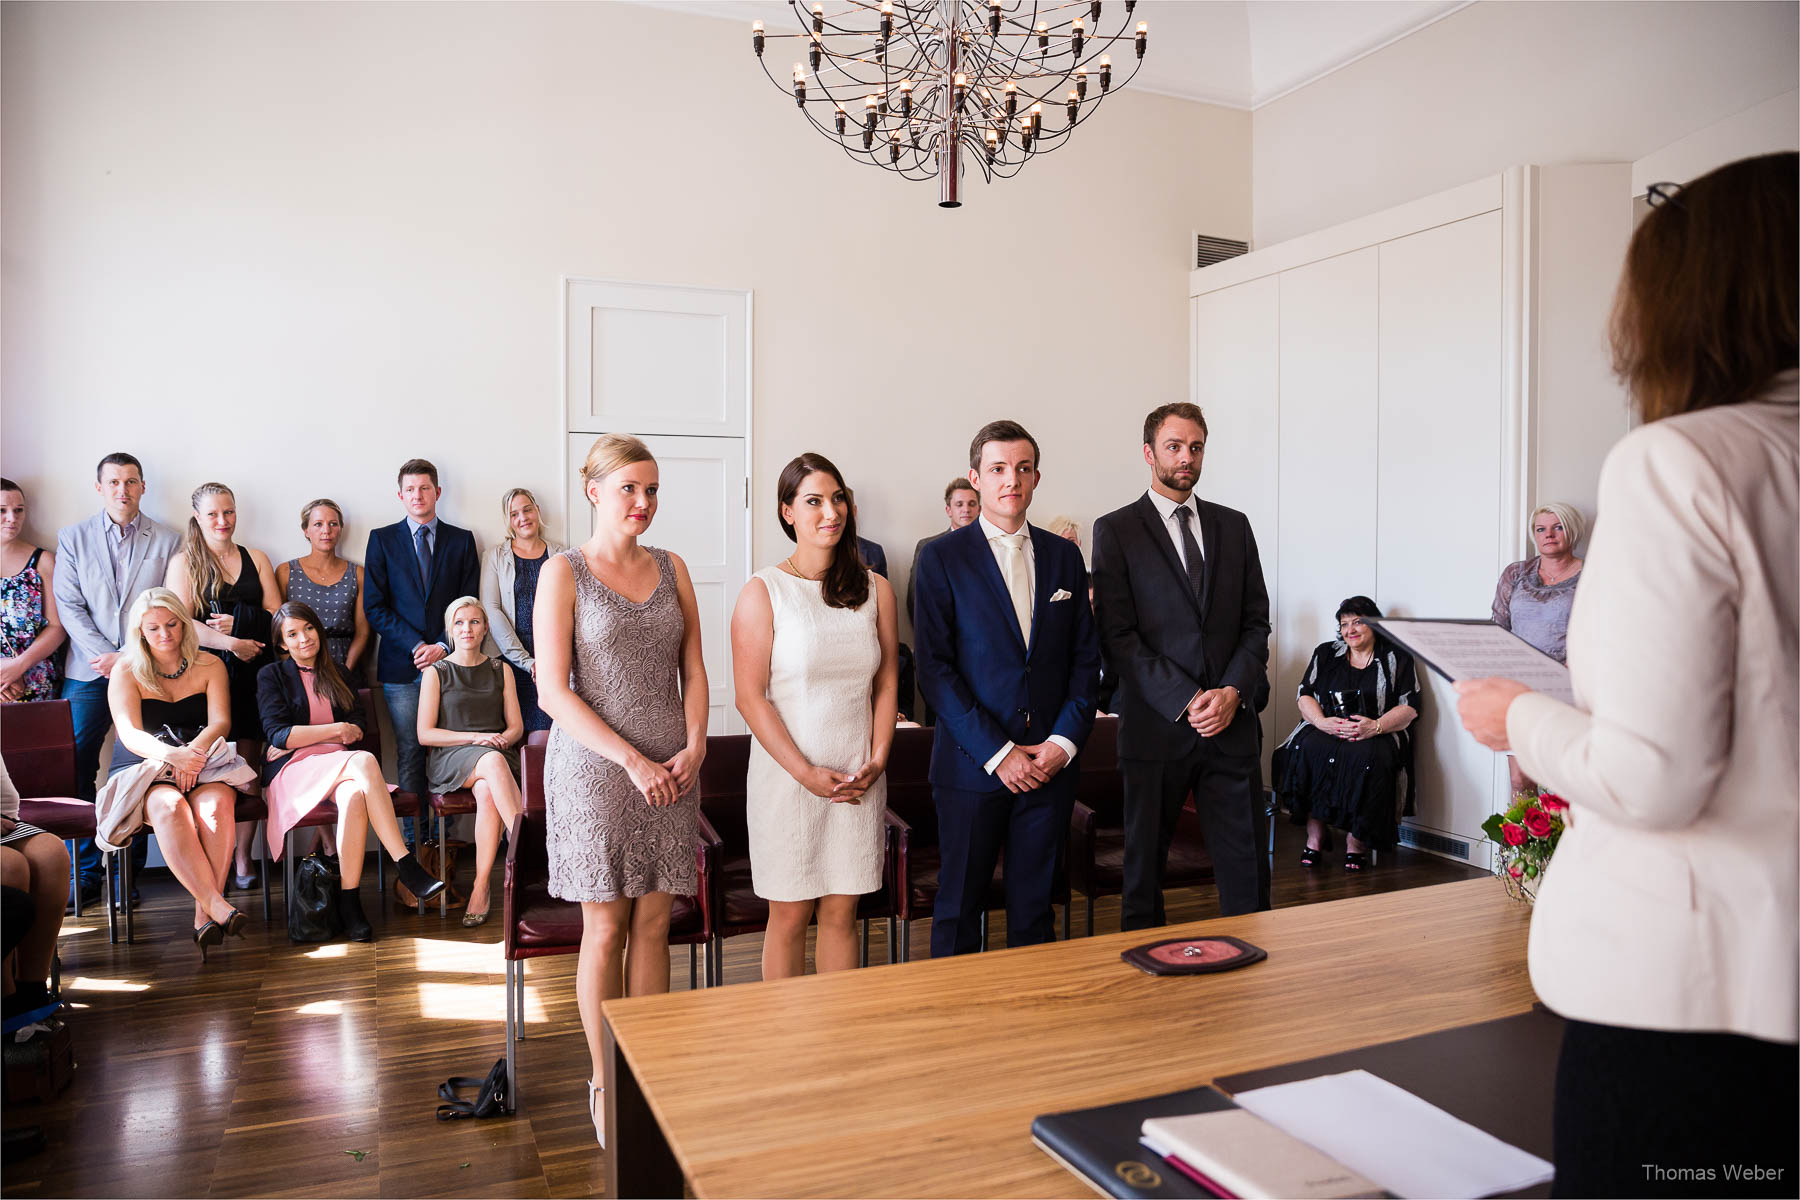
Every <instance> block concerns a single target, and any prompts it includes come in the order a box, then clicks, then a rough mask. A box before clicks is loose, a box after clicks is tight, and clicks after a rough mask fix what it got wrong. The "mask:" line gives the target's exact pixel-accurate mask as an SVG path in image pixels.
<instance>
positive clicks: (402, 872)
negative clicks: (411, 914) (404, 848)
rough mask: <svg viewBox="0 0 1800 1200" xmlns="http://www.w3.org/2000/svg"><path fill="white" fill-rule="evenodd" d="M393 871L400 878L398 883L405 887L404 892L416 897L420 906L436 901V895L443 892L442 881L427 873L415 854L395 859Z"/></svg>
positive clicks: (443, 885)
mask: <svg viewBox="0 0 1800 1200" xmlns="http://www.w3.org/2000/svg"><path fill="white" fill-rule="evenodd" d="M394 870H395V873H396V874H398V875H399V876H400V882H401V883H404V884H405V885H406V890H407V891H409V892H411V893H412V894H413V895H414V896H417V897H418V899H419V902H420V903H421V904H423V903H425V902H427V901H430V900H436V899H437V894H438V893H439V892H441V891H443V890H444V887H445V884H444V881H443V880H441V879H439V878H438V877H437V876H435V875H433V874H432V873H431V872H430V871H427V870H426V869H425V866H424V864H423V863H421V862H420V861H419V856H418V855H416V854H408V855H407V856H406V857H405V858H401V859H396V860H395V862H394Z"/></svg>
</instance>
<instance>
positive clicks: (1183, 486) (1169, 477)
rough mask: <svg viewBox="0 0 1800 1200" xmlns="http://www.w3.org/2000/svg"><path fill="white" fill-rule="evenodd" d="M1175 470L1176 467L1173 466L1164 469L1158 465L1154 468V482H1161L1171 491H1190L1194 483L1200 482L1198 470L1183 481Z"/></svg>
mask: <svg viewBox="0 0 1800 1200" xmlns="http://www.w3.org/2000/svg"><path fill="white" fill-rule="evenodd" d="M1175 470H1176V469H1175V468H1174V467H1170V468H1169V469H1168V470H1166V471H1165V470H1164V469H1163V468H1162V467H1161V466H1160V465H1158V466H1157V468H1156V482H1158V483H1160V484H1162V485H1163V486H1164V487H1166V488H1168V489H1169V490H1170V491H1171V492H1186V491H1192V490H1193V487H1194V485H1195V484H1196V483H1199V482H1200V472H1198V471H1195V472H1193V475H1192V478H1189V479H1187V480H1185V481H1184V480H1183V479H1182V478H1181V477H1180V476H1179V475H1177V474H1176V473H1175Z"/></svg>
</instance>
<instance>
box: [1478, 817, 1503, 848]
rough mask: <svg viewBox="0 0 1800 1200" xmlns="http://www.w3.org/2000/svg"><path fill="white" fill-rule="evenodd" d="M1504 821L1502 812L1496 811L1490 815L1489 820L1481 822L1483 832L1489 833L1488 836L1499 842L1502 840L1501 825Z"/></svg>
mask: <svg viewBox="0 0 1800 1200" xmlns="http://www.w3.org/2000/svg"><path fill="white" fill-rule="evenodd" d="M1502 823H1503V820H1502V818H1501V816H1500V814H1499V813H1495V814H1494V815H1493V816H1491V817H1489V818H1488V819H1487V820H1485V821H1483V822H1482V823H1481V832H1483V833H1485V834H1487V835H1488V838H1489V839H1490V840H1491V841H1496V842H1497V841H1499V840H1500V826H1501V824H1502Z"/></svg>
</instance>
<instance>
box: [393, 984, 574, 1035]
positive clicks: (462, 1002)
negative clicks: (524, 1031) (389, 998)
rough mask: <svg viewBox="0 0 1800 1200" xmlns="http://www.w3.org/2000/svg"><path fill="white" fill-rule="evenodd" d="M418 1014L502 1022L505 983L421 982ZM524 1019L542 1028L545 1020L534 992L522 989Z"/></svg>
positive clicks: (437, 1017)
mask: <svg viewBox="0 0 1800 1200" xmlns="http://www.w3.org/2000/svg"><path fill="white" fill-rule="evenodd" d="M418 988H419V1015H420V1016H422V1017H425V1018H426V1019H427V1020H433V1021H492V1022H493V1023H494V1024H496V1025H504V1024H505V1023H506V984H505V983H421V984H419V985H418ZM525 1020H526V1022H527V1023H528V1024H531V1025H542V1024H543V1023H544V1022H545V1020H546V1018H545V1016H544V1006H543V1004H542V1003H541V1002H540V1001H539V1000H538V998H537V993H536V992H535V991H534V990H533V989H531V988H526V989H525Z"/></svg>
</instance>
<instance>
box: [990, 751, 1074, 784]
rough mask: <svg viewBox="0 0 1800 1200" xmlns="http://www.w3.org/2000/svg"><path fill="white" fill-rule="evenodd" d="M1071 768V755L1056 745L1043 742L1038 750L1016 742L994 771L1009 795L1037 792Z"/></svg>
mask: <svg viewBox="0 0 1800 1200" xmlns="http://www.w3.org/2000/svg"><path fill="white" fill-rule="evenodd" d="M1068 765H1069V755H1068V753H1067V752H1066V751H1064V750H1063V748H1062V747H1061V746H1059V745H1057V744H1056V743H1055V742H1051V741H1043V742H1039V743H1037V744H1036V745H1035V746H1021V745H1019V744H1018V743H1016V742H1015V743H1014V744H1013V748H1012V749H1011V750H1008V751H1007V752H1006V757H1005V758H1003V759H1001V760H1000V763H999V765H998V766H996V767H995V768H994V777H995V778H997V779H998V780H999V781H1000V782H1001V783H1003V784H1005V785H1006V790H1007V791H1009V792H1034V791H1036V790H1037V789H1038V788H1041V787H1043V786H1044V785H1045V784H1046V783H1049V782H1050V781H1051V780H1052V779H1054V778H1056V773H1057V772H1058V771H1060V770H1062V769H1063V768H1064V767H1066V766H1068Z"/></svg>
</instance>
